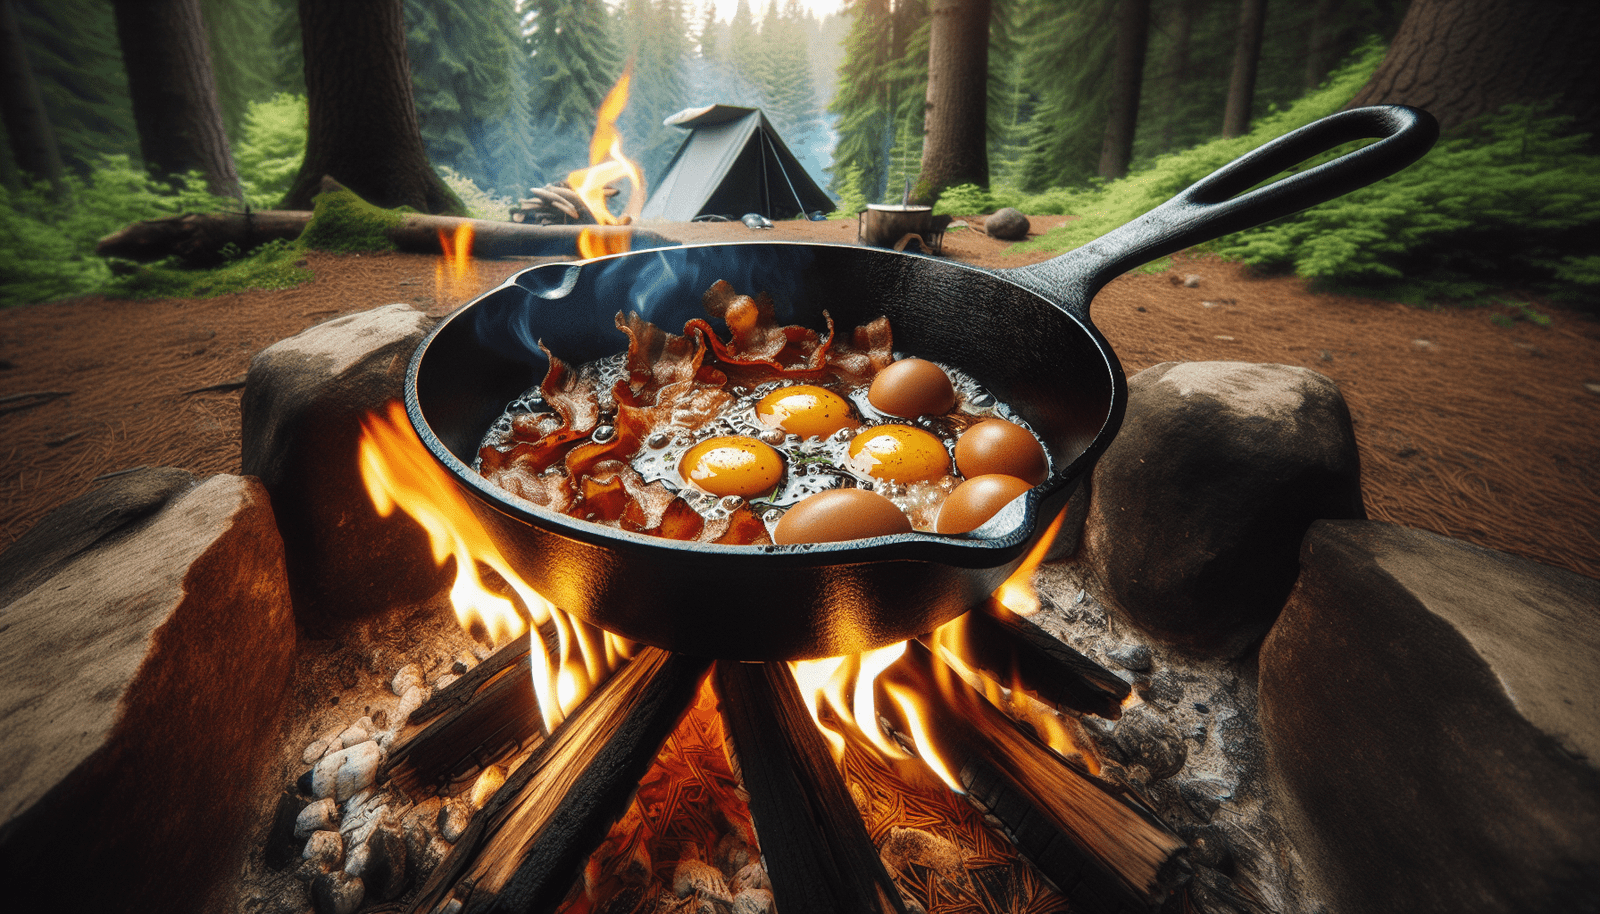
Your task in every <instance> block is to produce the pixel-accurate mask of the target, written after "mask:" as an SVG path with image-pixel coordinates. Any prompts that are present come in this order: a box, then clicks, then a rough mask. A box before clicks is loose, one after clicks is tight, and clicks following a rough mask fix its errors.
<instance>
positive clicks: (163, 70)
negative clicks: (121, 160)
mask: <svg viewBox="0 0 1600 914" xmlns="http://www.w3.org/2000/svg"><path fill="white" fill-rule="evenodd" d="M113 7H114V9H115V12H116V17H117V41H118V43H119V44H120V45H121V47H122V62H123V65H124V66H125V67H127V70H128V95H129V97H130V99H131V100H132V102H133V120H134V124H135V126H136V127H137V128H138V131H139V152H140V154H141V155H143V156H144V164H145V167H146V168H149V169H151V170H152V171H154V172H155V173H156V174H158V175H161V176H162V177H171V176H173V175H180V174H183V173H185V172H188V171H199V172H200V173H201V174H203V175H205V180H206V187H207V189H209V190H210V191H211V192H212V193H214V194H216V195H217V196H219V197H239V196H240V195H241V192H240V189H239V173H238V172H237V171H235V170H234V167H233V153H232V151H231V150H230V149H229V147H228V134H227V132H226V131H225V130H224V129H223V126H222V108H221V107H220V106H219V105H218V104H217V85H216V80H215V79H214V78H213V76H212V69H211V49H210V47H209V45H208V44H207V41H206V28H205V22H204V21H203V20H202V19H201V18H200V0H115V2H114V3H113Z"/></svg>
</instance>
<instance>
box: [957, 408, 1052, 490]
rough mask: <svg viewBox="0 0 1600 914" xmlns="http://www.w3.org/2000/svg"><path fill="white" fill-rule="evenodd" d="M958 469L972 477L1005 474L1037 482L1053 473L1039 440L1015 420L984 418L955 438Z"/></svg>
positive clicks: (1034, 483) (966, 475) (1030, 483)
mask: <svg viewBox="0 0 1600 914" xmlns="http://www.w3.org/2000/svg"><path fill="white" fill-rule="evenodd" d="M955 452H956V470H957V471H959V472H960V473H961V475H962V476H965V477H967V478H968V479H971V478H973V477H975V476H987V475H989V474H990V473H1004V474H1005V475H1007V476H1015V477H1017V478H1018V479H1025V480H1027V481H1028V484H1029V485H1035V486H1036V485H1038V484H1039V483H1041V482H1044V480H1045V477H1046V476H1048V475H1050V461H1049V459H1048V458H1046V457H1045V454H1044V446H1043V445H1041V444H1039V439H1037V438H1035V437H1033V435H1032V434H1031V433H1029V431H1028V430H1027V429H1025V428H1023V427H1022V426H1020V425H1017V424H1016V423H1015V422H1007V421H1006V420H1004V419H985V420H983V421H982V422H979V423H978V424H977V425H974V426H973V427H971V428H969V429H967V430H966V431H964V432H962V433H961V437H960V438H958V439H957V440H956V448H955Z"/></svg>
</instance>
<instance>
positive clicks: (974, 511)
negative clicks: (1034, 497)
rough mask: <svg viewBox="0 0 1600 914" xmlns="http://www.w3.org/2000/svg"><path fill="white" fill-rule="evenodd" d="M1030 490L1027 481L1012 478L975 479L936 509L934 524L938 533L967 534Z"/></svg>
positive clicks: (975, 477) (953, 493) (959, 487)
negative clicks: (937, 511)
mask: <svg viewBox="0 0 1600 914" xmlns="http://www.w3.org/2000/svg"><path fill="white" fill-rule="evenodd" d="M1031 488H1033V486H1031V485H1029V484H1028V482H1027V481H1026V480H1022V479H1018V478H1017V477H1015V476H1005V475H1002V474H999V473H991V474H989V475H987V476H974V477H972V478H971V479H968V480H967V481H966V482H963V483H962V484H961V485H959V486H956V489H955V491H954V492H951V493H950V496H949V497H948V498H946V499H945V500H944V505H943V507H941V508H940V509H939V519H938V520H937V521H935V522H934V531H935V532H938V533H970V532H972V531H973V530H976V529H978V528H979V527H981V526H983V525H984V524H985V523H987V522H988V520H989V518H991V517H994V516H995V515H996V514H998V513H1000V509H1001V508H1004V507H1005V506H1006V505H1009V504H1011V502H1012V501H1014V500H1016V498H1017V496H1019V495H1021V494H1022V493H1024V492H1026V491H1028V490H1029V489H1031Z"/></svg>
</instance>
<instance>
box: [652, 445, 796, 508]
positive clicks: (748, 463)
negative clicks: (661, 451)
mask: <svg viewBox="0 0 1600 914" xmlns="http://www.w3.org/2000/svg"><path fill="white" fill-rule="evenodd" d="M678 472H679V473H680V474H682V476H683V478H684V480H685V481H686V482H688V483H689V484H690V485H692V486H694V487H695V488H697V489H700V490H702V491H705V492H710V493H711V494H712V495H740V496H744V497H747V498H748V497H749V496H751V495H761V494H763V493H765V492H770V491H772V489H773V488H774V487H775V486H777V484H778V480H780V479H782V478H783V458H782V457H781V456H779V454H778V452H777V451H775V450H773V449H772V448H771V447H770V446H768V445H766V444H764V443H762V442H760V441H757V440H756V439H754V438H746V437H744V436H742V435H725V436H723V437H720V438H707V439H706V440H704V441H702V442H700V443H699V444H697V445H695V446H694V447H692V448H689V450H688V451H687V452H685V453H684V455H683V460H681V461H680V462H679V463H678Z"/></svg>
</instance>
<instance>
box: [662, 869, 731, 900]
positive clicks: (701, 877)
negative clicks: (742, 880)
mask: <svg viewBox="0 0 1600 914" xmlns="http://www.w3.org/2000/svg"><path fill="white" fill-rule="evenodd" d="M672 892H673V894H675V895H677V896H678V897H679V898H686V897H688V896H689V895H690V894H698V895H699V896H700V897H701V898H704V899H709V900H711V901H716V902H721V903H722V904H729V905H731V904H733V897H732V896H731V895H729V894H728V884H727V882H726V881H724V880H723V878H722V872H721V871H720V870H718V869H717V868H716V867H714V866H712V865H711V864H709V863H707V862H705V861H704V860H695V859H692V858H686V859H683V860H679V861H678V864H677V866H675V867H673V869H672Z"/></svg>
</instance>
